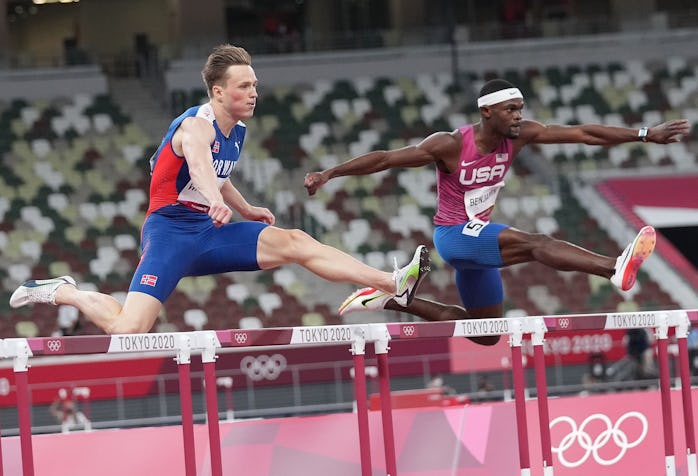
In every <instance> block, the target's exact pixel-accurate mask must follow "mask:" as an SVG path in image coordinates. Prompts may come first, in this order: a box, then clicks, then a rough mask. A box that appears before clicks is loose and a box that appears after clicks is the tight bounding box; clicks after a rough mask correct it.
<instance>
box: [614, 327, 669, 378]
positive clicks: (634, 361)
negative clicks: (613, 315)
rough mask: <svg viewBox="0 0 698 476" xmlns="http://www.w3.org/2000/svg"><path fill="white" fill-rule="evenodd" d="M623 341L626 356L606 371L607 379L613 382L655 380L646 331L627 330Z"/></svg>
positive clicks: (649, 343) (650, 347) (655, 374)
mask: <svg viewBox="0 0 698 476" xmlns="http://www.w3.org/2000/svg"><path fill="white" fill-rule="evenodd" d="M623 340H624V342H625V351H626V355H625V357H623V358H622V359H621V360H619V361H618V362H616V363H615V364H614V365H612V366H611V367H610V368H609V369H608V375H609V377H610V378H611V379H613V380H615V381H625V380H644V379H652V378H656V377H657V371H656V368H655V365H654V351H653V348H652V341H651V338H650V335H649V333H648V331H647V329H628V330H627V331H626V333H625V337H624V338H623Z"/></svg>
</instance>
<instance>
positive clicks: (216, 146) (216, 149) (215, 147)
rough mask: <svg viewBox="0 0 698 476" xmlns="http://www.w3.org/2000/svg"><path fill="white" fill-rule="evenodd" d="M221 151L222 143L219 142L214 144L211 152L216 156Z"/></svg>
mask: <svg viewBox="0 0 698 476" xmlns="http://www.w3.org/2000/svg"><path fill="white" fill-rule="evenodd" d="M220 150H221V143H220V142H218V141H214V142H213V146H212V147H211V152H213V153H214V154H217V153H218V152H220Z"/></svg>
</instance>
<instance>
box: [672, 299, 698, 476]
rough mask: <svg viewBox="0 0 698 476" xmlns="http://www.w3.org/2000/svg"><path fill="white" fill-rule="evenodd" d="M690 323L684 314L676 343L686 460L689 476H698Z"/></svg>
mask: <svg viewBox="0 0 698 476" xmlns="http://www.w3.org/2000/svg"><path fill="white" fill-rule="evenodd" d="M689 327H690V321H689V320H688V315H686V313H685V312H683V313H682V316H681V317H680V320H679V322H678V325H677V326H676V342H677V344H678V346H679V372H680V375H681V399H682V404H683V405H682V406H683V426H684V432H685V434H686V458H687V468H688V476H698V463H697V462H696V436H695V430H694V428H693V401H692V397H691V371H690V361H689V357H688V340H687V338H688V328H689Z"/></svg>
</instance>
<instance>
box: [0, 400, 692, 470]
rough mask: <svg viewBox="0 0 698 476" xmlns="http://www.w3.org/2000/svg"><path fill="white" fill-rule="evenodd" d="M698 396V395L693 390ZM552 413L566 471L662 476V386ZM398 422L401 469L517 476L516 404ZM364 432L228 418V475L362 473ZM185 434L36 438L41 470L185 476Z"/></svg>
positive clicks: (350, 423) (323, 420) (11, 462)
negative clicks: (360, 437) (360, 443)
mask: <svg viewBox="0 0 698 476" xmlns="http://www.w3.org/2000/svg"><path fill="white" fill-rule="evenodd" d="M696 398H698V390H694V391H693V399H694V401H695V399H696ZM672 405H673V406H672V408H673V421H674V430H675V431H674V441H675V446H676V448H675V449H676V451H675V453H676V455H677V458H676V467H677V474H678V475H679V476H685V475H687V469H686V460H685V453H686V450H685V442H684V441H685V440H684V433H683V413H682V411H681V395H680V392H678V391H673V392H672ZM536 408H537V407H536V402H535V401H533V400H532V401H529V402H528V405H527V410H528V426H529V435H530V442H531V460H532V471H531V474H532V475H533V476H540V475H542V474H543V472H542V469H541V461H540V454H541V451H540V440H539V436H538V420H537V415H536ZM550 418H551V422H553V421H556V420H557V423H555V424H554V425H553V427H552V430H551V432H552V443H553V447H554V448H558V447H560V446H561V443H564V442H567V443H569V447H567V448H566V449H564V450H562V451H558V450H555V451H554V453H553V459H554V461H553V466H554V470H555V474H556V475H558V476H581V475H590V474H593V475H596V476H605V475H608V476H611V475H613V476H615V475H618V474H638V475H642V476H662V475H664V474H665V469H664V453H663V439H662V420H661V408H660V396H659V393H658V391H648V392H628V393H621V394H604V395H596V396H589V397H569V398H553V399H551V400H550ZM585 420H587V423H586V424H583V422H584V421H585ZM393 421H394V428H395V444H396V451H397V466H398V472H399V474H400V475H401V476H453V475H456V476H494V475H497V476H500V475H515V474H520V471H519V467H518V451H517V442H516V431H515V416H514V405H513V403H512V402H508V403H493V404H480V405H467V406H461V407H447V408H426V409H403V410H396V411H395V412H394V417H393ZM694 426H695V422H694ZM575 427H576V429H577V430H576V433H574V428H575ZM645 430H646V431H645ZM381 431H382V430H381V420H380V413H378V412H372V413H371V415H370V432H371V440H372V444H371V455H372V459H373V467H374V470H373V474H374V475H375V476H378V475H385V463H384V454H383V442H382V437H381V435H382V433H381ZM580 431H581V432H583V433H580ZM604 432H606V434H605V435H604ZM357 433H358V432H357V423H356V415H354V414H331V415H324V416H316V417H304V418H287V419H269V420H257V421H241V422H234V423H222V424H221V444H222V454H223V470H224V473H225V474H227V475H240V476H301V475H302V476H316V475H317V476H326V475H328V474H331V475H333V476H356V475H357V474H360V465H359V448H358V434H357ZM195 439H196V452H197V466H198V468H199V470H198V474H199V475H200V476H201V475H209V474H210V469H209V462H208V447H207V441H208V438H207V429H206V428H205V427H204V426H197V427H196V429H195ZM181 440H182V438H181V429H180V428H179V427H160V428H138V429H129V430H118V431H96V432H92V433H74V434H68V435H38V436H35V437H34V439H33V441H34V443H33V445H34V458H35V469H36V474H37V475H52V476H88V475H89V476H92V475H95V474H99V475H101V476H122V475H123V474H130V475H133V476H141V475H142V476H146V475H147V476H151V475H160V474H167V475H172V476H176V475H183V474H184V469H183V466H184V459H183V452H182V442H181ZM585 441H586V442H589V443H590V445H591V446H592V447H593V448H590V449H584V448H583V447H582V446H581V445H580V442H585ZM562 446H563V447H565V446H566V445H565V444H562ZM2 455H3V458H4V475H5V476H20V475H21V462H20V461H21V458H20V449H19V441H18V438H16V437H12V438H3V440H2ZM563 461H564V462H565V463H564V464H563ZM454 466H455V467H456V468H457V469H456V471H453V470H452V468H453V467H454Z"/></svg>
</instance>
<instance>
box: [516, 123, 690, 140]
mask: <svg viewBox="0 0 698 476" xmlns="http://www.w3.org/2000/svg"><path fill="white" fill-rule="evenodd" d="M690 130H691V126H690V124H689V122H688V120H686V119H676V120H673V121H667V122H663V123H661V124H659V125H656V126H653V127H649V128H647V133H646V136H645V140H646V142H654V143H657V144H669V143H671V142H679V141H681V138H682V137H683V136H685V135H687V134H688V133H689V132H690ZM639 132H640V130H639V129H635V128H629V127H615V126H604V125H599V124H582V125H579V126H559V125H544V124H541V123H540V122H536V121H530V120H526V121H523V122H522V125H521V136H520V139H521V140H522V141H523V142H524V143H527V144H530V143H533V144H566V143H576V144H589V145H606V146H610V145H616V144H622V143H625V142H637V141H639V140H641V137H640V136H639Z"/></svg>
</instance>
